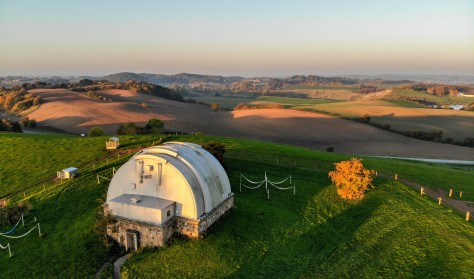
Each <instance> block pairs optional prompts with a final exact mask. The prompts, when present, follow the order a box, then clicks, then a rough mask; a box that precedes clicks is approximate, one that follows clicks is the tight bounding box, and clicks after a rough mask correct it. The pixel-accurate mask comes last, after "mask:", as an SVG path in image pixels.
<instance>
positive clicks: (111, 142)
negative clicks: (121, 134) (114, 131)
mask: <svg viewBox="0 0 474 279" xmlns="http://www.w3.org/2000/svg"><path fill="white" fill-rule="evenodd" d="M119 146H120V141H119V139H118V138H117V137H111V138H110V139H108V140H107V141H106V142H105V149H107V150H113V149H117V148H119Z"/></svg>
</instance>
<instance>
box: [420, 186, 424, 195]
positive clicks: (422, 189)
mask: <svg viewBox="0 0 474 279" xmlns="http://www.w3.org/2000/svg"><path fill="white" fill-rule="evenodd" d="M424 194H425V188H423V187H421V188H420V195H422V196H423V195H424Z"/></svg>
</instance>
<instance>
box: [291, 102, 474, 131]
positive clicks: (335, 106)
mask: <svg viewBox="0 0 474 279" xmlns="http://www.w3.org/2000/svg"><path fill="white" fill-rule="evenodd" d="M293 108H295V109H304V110H315V111H325V112H329V113H331V114H336V115H341V116H343V117H348V118H359V117H362V116H364V115H366V114H368V115H370V116H371V121H372V122H375V123H379V124H390V126H391V128H392V129H394V130H402V131H415V130H422V131H431V130H442V131H443V136H444V137H452V138H454V139H464V138H467V137H474V113H473V112H471V111H463V110H448V109H430V108H423V107H417V105H416V104H412V103H410V102H406V101H402V100H358V101H352V102H341V103H326V104H314V105H298V106H294V107H293Z"/></svg>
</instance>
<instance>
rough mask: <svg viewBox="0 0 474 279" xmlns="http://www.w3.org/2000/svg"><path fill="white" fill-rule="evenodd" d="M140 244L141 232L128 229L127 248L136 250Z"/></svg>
mask: <svg viewBox="0 0 474 279" xmlns="http://www.w3.org/2000/svg"><path fill="white" fill-rule="evenodd" d="M139 244H140V240H139V233H138V232H137V231H127V243H126V245H127V246H126V249H127V250H129V251H135V250H137V249H138V248H139Z"/></svg>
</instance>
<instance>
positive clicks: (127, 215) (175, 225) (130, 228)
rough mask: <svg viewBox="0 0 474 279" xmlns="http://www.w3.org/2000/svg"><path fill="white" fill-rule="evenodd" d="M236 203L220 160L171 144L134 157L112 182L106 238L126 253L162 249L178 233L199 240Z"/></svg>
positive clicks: (189, 145) (197, 148)
mask: <svg viewBox="0 0 474 279" xmlns="http://www.w3.org/2000/svg"><path fill="white" fill-rule="evenodd" d="M233 203H234V198H233V193H232V192H231V189H230V183H229V179H228V177H227V174H226V172H225V171H224V168H223V167H222V166H221V164H220V163H219V161H217V159H216V158H215V157H214V156H212V155H211V154H210V153H209V152H207V151H206V150H204V149H203V148H201V146H199V145H196V144H193V143H181V142H170V143H166V144H165V145H163V146H155V147H150V148H147V149H144V150H142V151H140V152H138V153H137V154H136V155H134V156H133V157H132V158H131V159H130V160H129V161H128V162H127V163H125V164H124V165H123V166H122V167H120V169H119V170H118V171H117V172H116V174H115V175H114V177H113V178H112V180H111V182H110V186H109V190H108V193H107V201H106V204H105V205H104V211H105V213H106V214H110V216H111V217H112V219H113V220H114V221H113V222H114V223H113V224H111V225H109V226H108V228H107V234H108V235H109V236H111V237H112V238H113V239H115V240H116V241H117V242H118V243H119V244H120V245H121V246H124V247H125V248H126V249H131V250H135V249H137V248H139V247H142V246H162V245H164V244H165V243H166V242H167V241H168V240H169V239H170V238H171V236H172V235H173V234H174V233H179V234H181V235H184V236H187V237H190V238H197V237H200V236H202V235H203V233H205V231H206V230H207V229H208V228H209V226H211V225H212V224H213V223H214V222H215V221H216V220H218V219H219V218H220V217H221V216H222V215H223V214H224V213H226V212H227V211H228V210H229V209H230V208H231V207H232V206H233Z"/></svg>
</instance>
